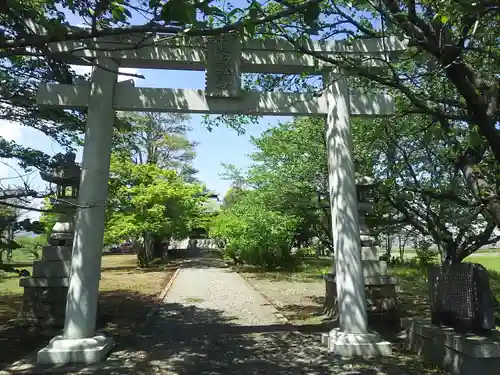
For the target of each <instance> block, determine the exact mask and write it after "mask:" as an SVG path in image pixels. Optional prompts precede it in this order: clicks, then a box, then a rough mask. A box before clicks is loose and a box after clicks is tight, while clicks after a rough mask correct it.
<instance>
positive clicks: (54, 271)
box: [33, 260, 71, 278]
mask: <svg viewBox="0 0 500 375" xmlns="http://www.w3.org/2000/svg"><path fill="white" fill-rule="evenodd" d="M70 270H71V262H70V261H64V262H61V261H57V260H36V261H34V262H33V277H34V278H37V277H43V278H63V277H69V274H70Z"/></svg>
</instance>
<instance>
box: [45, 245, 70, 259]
mask: <svg viewBox="0 0 500 375" xmlns="http://www.w3.org/2000/svg"><path fill="white" fill-rule="evenodd" d="M71 251H72V247H71V246H52V245H48V246H44V247H43V250H42V260H59V261H65V260H71Z"/></svg>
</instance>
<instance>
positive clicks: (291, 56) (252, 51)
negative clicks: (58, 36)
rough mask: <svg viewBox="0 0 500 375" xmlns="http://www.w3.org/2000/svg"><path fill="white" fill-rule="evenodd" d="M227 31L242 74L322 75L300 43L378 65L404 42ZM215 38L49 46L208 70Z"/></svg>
mask: <svg viewBox="0 0 500 375" xmlns="http://www.w3.org/2000/svg"><path fill="white" fill-rule="evenodd" d="M227 35H234V36H235V37H236V38H237V39H238V42H239V45H238V52H239V54H240V69H241V72H245V73H281V74H300V73H303V72H307V73H312V74H314V73H316V74H321V73H320V71H319V69H321V68H322V67H325V66H328V64H325V63H324V62H322V61H321V60H320V59H317V58H315V57H313V56H311V55H305V54H298V53H297V52H296V51H297V48H298V47H300V48H304V49H305V50H307V51H311V52H313V53H317V54H321V55H322V56H325V57H331V58H335V57H339V55H347V56H358V57H361V58H364V59H367V60H370V59H371V61H370V64H371V65H374V66H377V65H380V64H378V63H377V60H376V59H380V58H387V56H388V55H390V54H392V53H397V52H402V51H403V50H405V49H406V45H407V43H406V41H405V40H401V39H399V38H397V37H394V36H390V37H385V38H371V39H358V40H353V41H347V40H340V41H312V40H302V41H300V42H298V43H297V45H294V44H292V43H290V42H288V41H286V40H283V39H281V40H276V39H267V40H261V39H246V40H243V41H241V42H240V40H239V37H238V35H237V34H225V35H224V36H227ZM216 38H217V37H182V38H173V37H171V36H170V37H162V36H161V35H160V36H154V35H135V36H123V37H119V38H118V37H113V38H110V37H108V38H99V39H91V40H87V41H69V42H61V43H54V44H52V45H51V46H50V50H51V52H53V53H55V54H58V55H59V56H63V57H64V59H65V60H66V61H68V62H70V63H73V64H78V65H85V64H87V63H88V61H90V60H91V59H93V58H96V57H109V58H112V59H114V60H115V61H117V62H118V64H119V65H120V66H121V67H127V68H138V69H177V70H198V71H203V70H205V69H206V60H207V44H208V43H210V41H213V40H214V39H216ZM384 55H385V56H384ZM374 58H375V59H374ZM378 62H379V63H380V60H379V61H378Z"/></svg>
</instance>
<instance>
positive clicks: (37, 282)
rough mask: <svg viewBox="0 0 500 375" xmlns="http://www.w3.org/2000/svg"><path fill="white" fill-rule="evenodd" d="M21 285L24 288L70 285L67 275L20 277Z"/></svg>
mask: <svg viewBox="0 0 500 375" xmlns="http://www.w3.org/2000/svg"><path fill="white" fill-rule="evenodd" d="M19 286H20V287H22V288H58V287H68V286H69V279H68V278H67V277H63V278H56V277H50V278H45V277H36V278H35V277H23V278H22V279H19Z"/></svg>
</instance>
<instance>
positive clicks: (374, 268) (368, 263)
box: [334, 259, 387, 278]
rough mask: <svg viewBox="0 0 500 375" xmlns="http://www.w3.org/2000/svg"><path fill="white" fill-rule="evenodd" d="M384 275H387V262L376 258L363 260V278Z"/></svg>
mask: <svg viewBox="0 0 500 375" xmlns="http://www.w3.org/2000/svg"><path fill="white" fill-rule="evenodd" d="M334 261H335V260H334ZM385 275H387V262H384V261H379V260H378V259H376V260H366V259H365V260H363V276H364V277H365V278H367V277H379V276H385Z"/></svg>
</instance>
